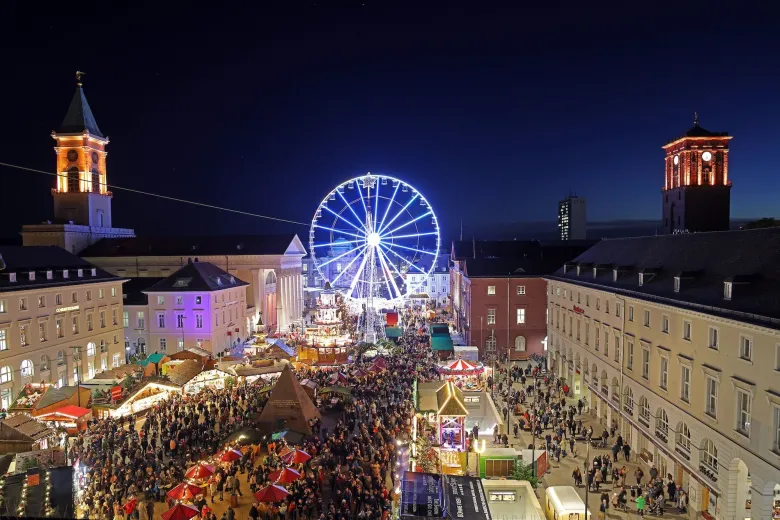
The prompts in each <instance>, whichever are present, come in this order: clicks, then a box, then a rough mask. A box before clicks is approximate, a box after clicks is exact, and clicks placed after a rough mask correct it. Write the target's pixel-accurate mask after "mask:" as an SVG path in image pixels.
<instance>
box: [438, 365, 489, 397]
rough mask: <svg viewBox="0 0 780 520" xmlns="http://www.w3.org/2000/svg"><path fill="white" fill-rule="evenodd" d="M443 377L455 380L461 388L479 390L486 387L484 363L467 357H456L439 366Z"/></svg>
mask: <svg viewBox="0 0 780 520" xmlns="http://www.w3.org/2000/svg"><path fill="white" fill-rule="evenodd" d="M438 370H439V374H441V377H442V379H445V380H449V381H453V382H454V383H455V385H456V386H457V387H458V388H460V389H461V390H469V391H478V390H483V389H484V388H485V380H484V378H483V377H482V374H483V373H484V372H485V367H484V366H483V365H482V363H472V362H470V361H466V360H465V359H456V360H455V361H450V362H446V363H442V364H440V365H439V367H438Z"/></svg>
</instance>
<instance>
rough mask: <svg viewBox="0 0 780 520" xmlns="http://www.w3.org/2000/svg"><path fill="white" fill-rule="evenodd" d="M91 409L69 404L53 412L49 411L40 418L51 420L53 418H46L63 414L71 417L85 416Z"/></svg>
mask: <svg viewBox="0 0 780 520" xmlns="http://www.w3.org/2000/svg"><path fill="white" fill-rule="evenodd" d="M89 413H90V410H89V409H87V408H82V407H81V406H75V405H72V404H69V405H67V406H63V407H62V408H57V409H56V410H54V411H53V412H49V413H47V414H43V415H41V416H40V419H41V420H42V421H45V420H51V419H45V418H48V417H49V416H53V415H61V416H63V417H69V418H71V419H78V418H80V417H84V416H85V415H87V414H89Z"/></svg>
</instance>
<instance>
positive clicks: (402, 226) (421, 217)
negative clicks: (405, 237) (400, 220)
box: [386, 211, 433, 235]
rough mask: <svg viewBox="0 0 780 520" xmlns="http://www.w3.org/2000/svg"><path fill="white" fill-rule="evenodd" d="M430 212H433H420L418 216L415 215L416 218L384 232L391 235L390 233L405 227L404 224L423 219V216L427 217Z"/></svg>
mask: <svg viewBox="0 0 780 520" xmlns="http://www.w3.org/2000/svg"><path fill="white" fill-rule="evenodd" d="M431 214H433V212H432V211H429V212H427V213H423V214H422V215H420V216H419V217H417V218H414V219H412V220H410V221H409V222H407V223H406V224H402V225H400V226H398V227H396V228H395V229H393V230H392V231H387V232H386V234H388V235H392V234H393V233H395V232H396V231H399V230H401V229H403V228H405V227H406V226H408V225H409V224H414V223H415V222H417V221H418V220H420V219H423V218H425V217H427V216H428V215H431Z"/></svg>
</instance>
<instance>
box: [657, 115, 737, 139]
mask: <svg viewBox="0 0 780 520" xmlns="http://www.w3.org/2000/svg"><path fill="white" fill-rule="evenodd" d="M686 137H730V136H729V133H728V132H712V131H710V130H707V129H706V128H703V127H701V126H699V116H698V114H697V115H694V119H693V126H692V127H690V128H689V129H688V131H687V132H685V133H684V134H683V135H681V136H680V137H675V138H674V139H672V140H671V141H669V142H668V143H666V144H667V145H669V144H672V143H676V142H677V141H679V140H681V139H685V138H686Z"/></svg>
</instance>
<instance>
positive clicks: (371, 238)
mask: <svg viewBox="0 0 780 520" xmlns="http://www.w3.org/2000/svg"><path fill="white" fill-rule="evenodd" d="M381 241H382V237H380V236H379V233H377V232H372V233H369V234H368V236H367V237H366V242H368V245H370V246H371V247H376V246H378V245H379V242H381Z"/></svg>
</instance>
